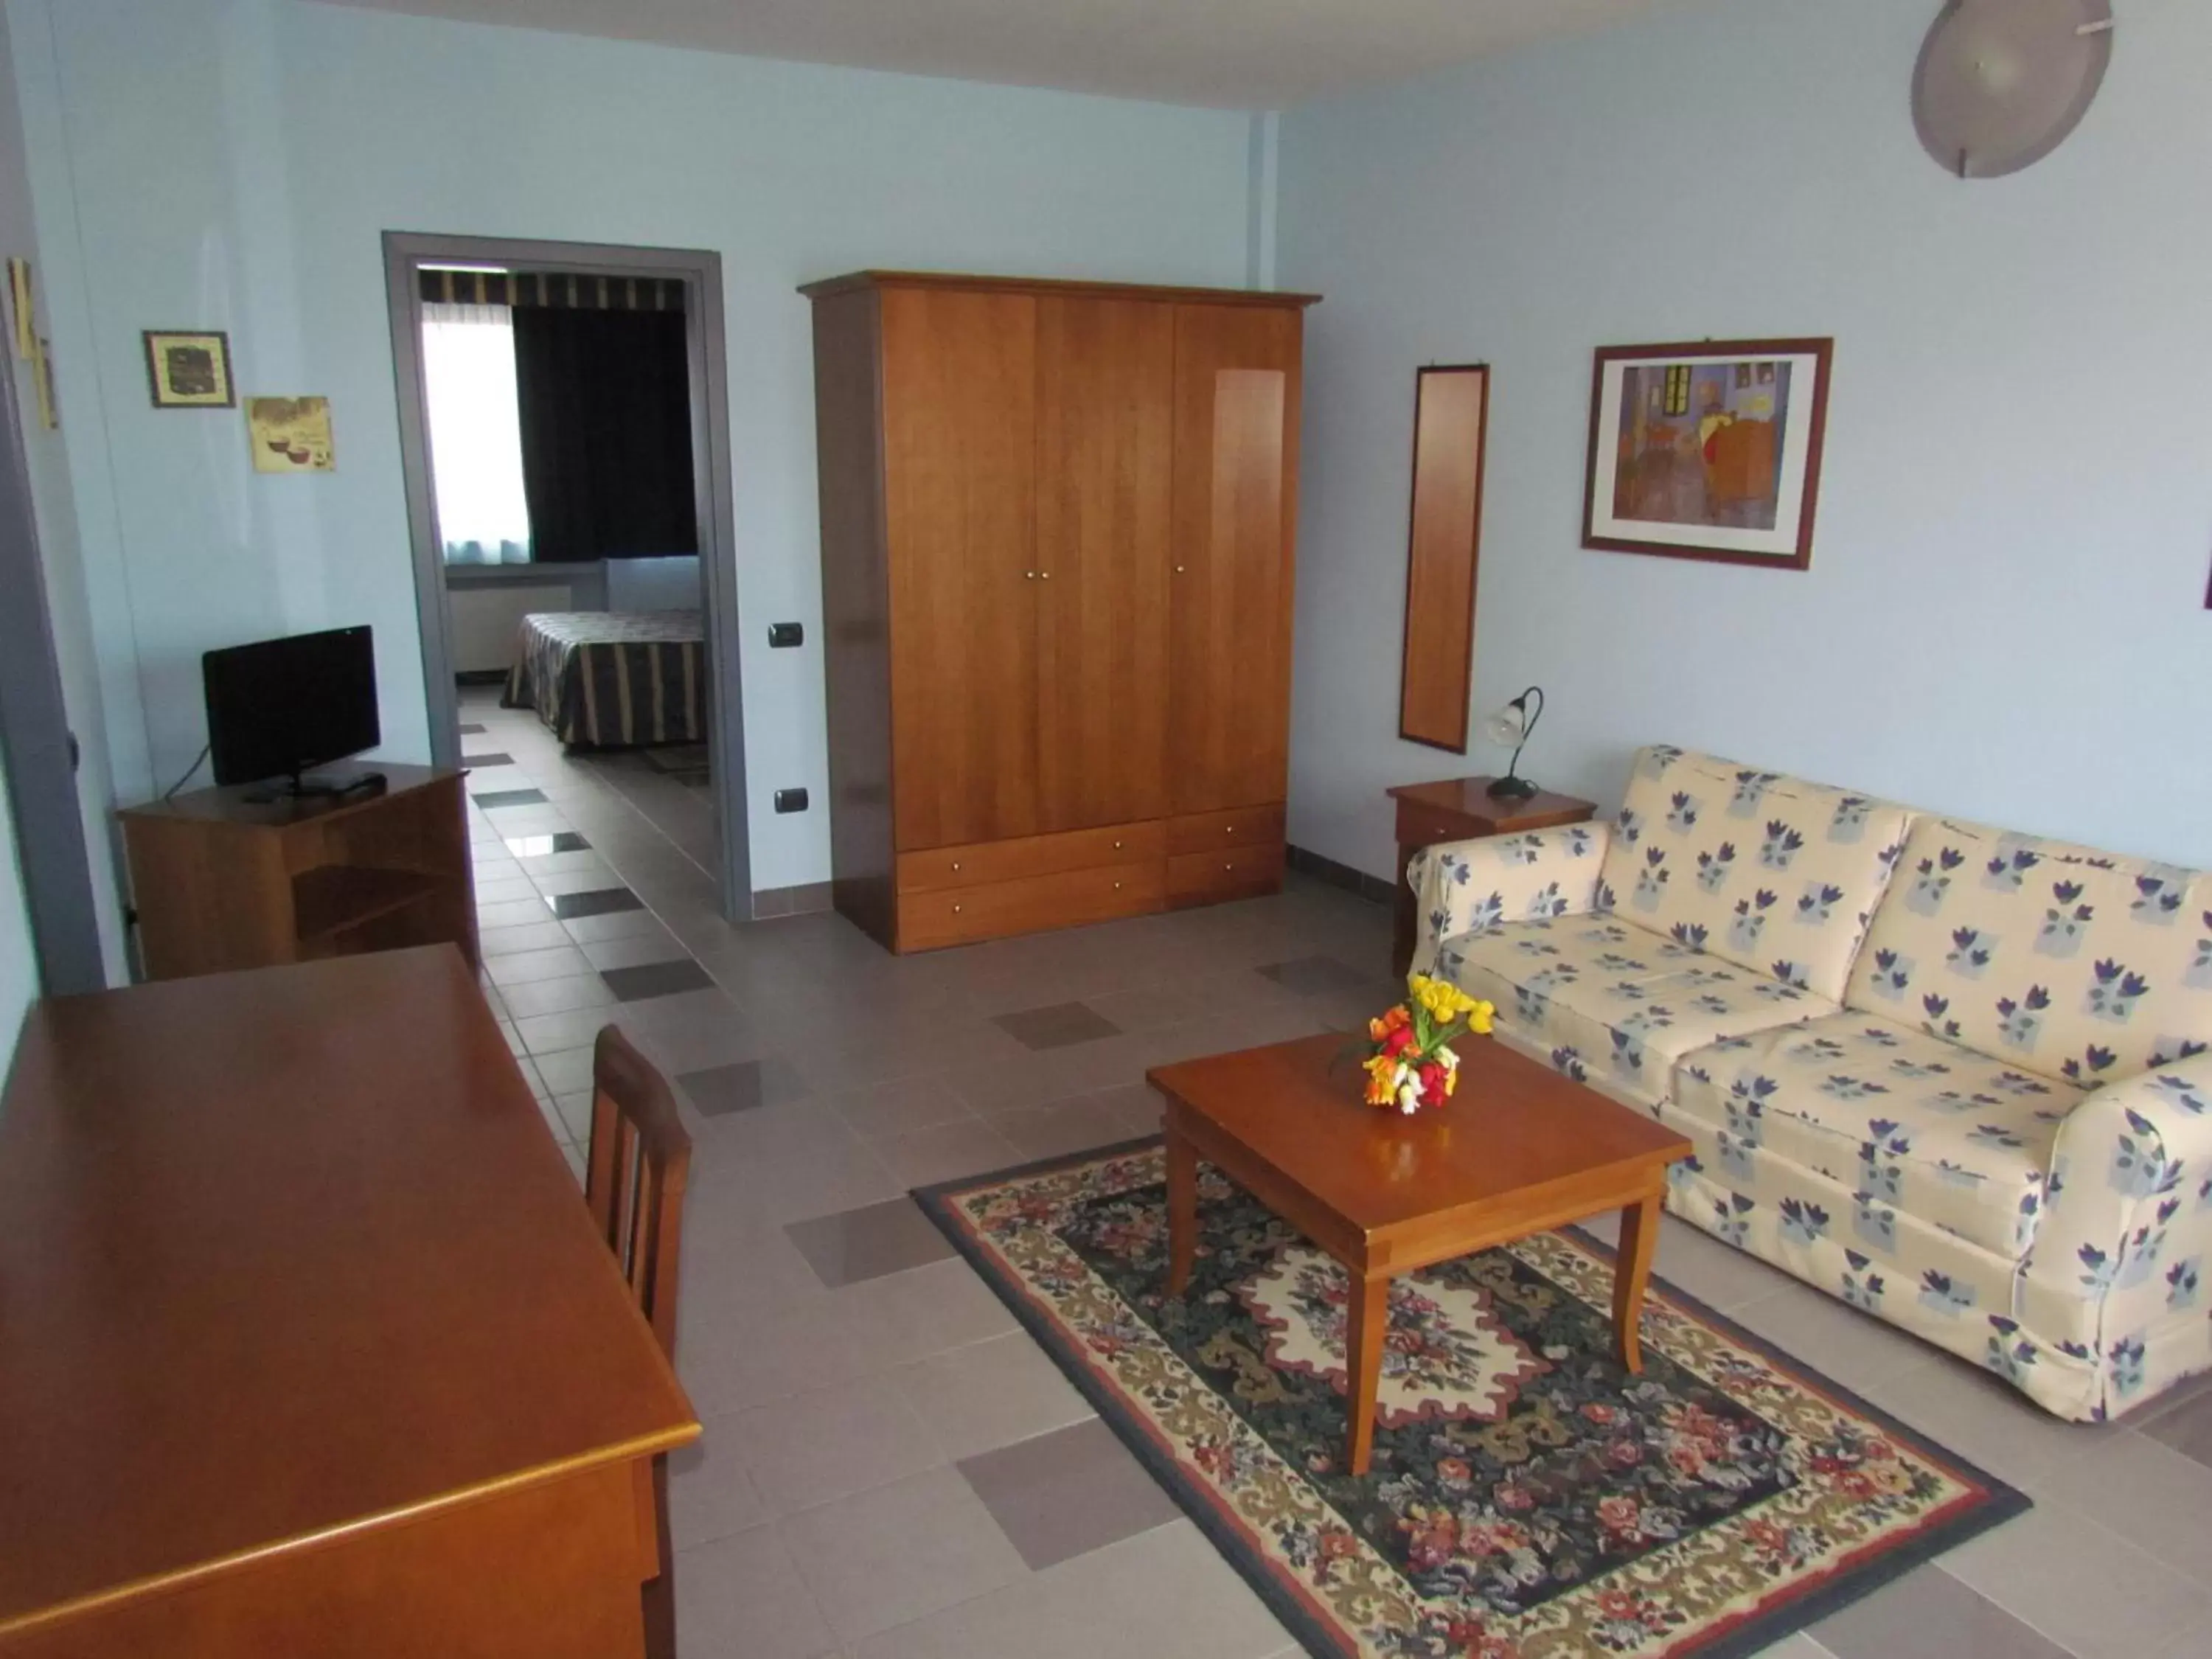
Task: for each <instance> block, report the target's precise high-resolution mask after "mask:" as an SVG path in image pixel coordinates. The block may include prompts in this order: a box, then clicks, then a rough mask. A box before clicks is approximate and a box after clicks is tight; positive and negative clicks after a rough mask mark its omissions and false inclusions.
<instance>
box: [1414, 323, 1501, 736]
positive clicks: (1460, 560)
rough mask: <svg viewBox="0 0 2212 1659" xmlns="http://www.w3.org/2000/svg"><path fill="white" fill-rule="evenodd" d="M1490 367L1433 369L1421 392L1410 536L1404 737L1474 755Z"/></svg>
mask: <svg viewBox="0 0 2212 1659" xmlns="http://www.w3.org/2000/svg"><path fill="white" fill-rule="evenodd" d="M1489 414H1490V367H1489V365H1488V364H1486V363H1469V364H1462V365H1457V366H1454V367H1449V368H1425V369H1423V370H1422V371H1421V372H1420V374H1419V378H1418V380H1417V381H1416V383H1415V388H1414V393H1413V512H1412V515H1411V518H1412V523H1411V527H1410V528H1409V529H1408V531H1407V553H1406V660H1405V669H1404V678H1402V680H1401V682H1400V685H1399V695H1398V735H1399V736H1400V737H1401V738H1406V739H1407V741H1408V742H1412V743H1425V744H1431V745H1432V746H1434V747H1436V748H1438V749H1449V750H1451V751H1452V752H1453V753H1454V754H1459V755H1463V754H1465V753H1466V752H1467V737H1468V700H1469V698H1470V696H1471V694H1472V690H1473V676H1474V576H1475V568H1476V565H1477V564H1478V562H1480V556H1481V551H1482V451H1483V440H1484V435H1485V428H1486V423H1487V422H1488V419H1489Z"/></svg>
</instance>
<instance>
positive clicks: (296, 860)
mask: <svg viewBox="0 0 2212 1659" xmlns="http://www.w3.org/2000/svg"><path fill="white" fill-rule="evenodd" d="M365 770H366V769H365V768H363V767H362V766H359V765H356V764H352V763H348V764H345V765H341V766H336V767H329V768H325V775H327V776H329V777H331V778H332V779H333V780H343V779H345V778H347V777H349V776H358V775H361V774H362V773H363V772H364V771H365ZM377 771H378V772H379V773H380V774H381V775H382V777H383V780H384V781H383V782H382V783H380V784H374V783H372V784H371V785H369V786H368V787H364V788H362V789H359V790H356V792H354V793H349V794H343V795H320V796H313V795H311V796H306V797H300V798H295V797H289V796H274V797H272V796H271V795H270V794H269V793H268V792H267V787H266V786H263V785H248V786H228V787H217V788H213V789H197V790H194V791H193V792H192V793H190V794H185V795H178V796H175V797H173V798H172V799H167V800H157V801H149V802H147V803H146V804H145V805H143V806H132V807H126V808H125V809H124V811H122V812H121V813H120V814H119V816H120V817H121V818H122V821H123V845H124V850H125V854H127V855H128V857H129V860H130V864H131V899H132V903H133V904H134V905H135V907H136V908H137V915H138V938H139V944H140V947H141V949H142V950H143V952H144V954H145V963H146V976H147V977H148V978H149V979H183V978H186V977H188V976H190V975H194V974H220V973H228V972H229V971H231V970H232V969H240V968H269V967H274V966H276V965H278V964H280V963H294V962H313V961H316V960H319V959H320V958H322V957H343V956H357V955H361V954H363V953H365V952H368V951H393V950H401V949H404V948H406V947H408V946H410V945H442V944H449V943H450V944H453V945H459V946H460V947H461V951H462V954H463V955H465V956H466V957H468V959H469V961H470V963H471V964H473V963H475V961H476V959H477V928H476V898H475V887H474V882H473V877H472V873H471V864H470V862H469V826H468V815H467V811H466V810H465V807H464V805H463V803H462V799H461V774H460V773H459V772H453V771H441V770H437V769H434V768H430V767H427V766H402V765H399V764H398V763H395V762H391V761H385V762H380V763H379V764H378V766H377Z"/></svg>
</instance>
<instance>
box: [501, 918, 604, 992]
mask: <svg viewBox="0 0 2212 1659" xmlns="http://www.w3.org/2000/svg"><path fill="white" fill-rule="evenodd" d="M539 908H540V909H541V910H542V909H543V908H544V907H543V906H542V905H541V906H540V907H539ZM591 971H592V964H591V963H588V962H586V961H585V960H584V953H583V952H582V951H579V950H578V949H576V947H575V946H574V945H558V946H556V947H555V948H554V949H552V950H550V951H518V952H517V953H516V954H515V955H513V956H511V957H489V958H488V959H487V960H486V961H485V963H484V972H485V973H487V974H489V975H490V976H491V982H492V983H493V984H495V985H502V986H504V985H526V984H528V983H530V982H531V981H533V980H541V979H573V978H574V977H575V976H576V975H578V974H588V973H590V972H591Z"/></svg>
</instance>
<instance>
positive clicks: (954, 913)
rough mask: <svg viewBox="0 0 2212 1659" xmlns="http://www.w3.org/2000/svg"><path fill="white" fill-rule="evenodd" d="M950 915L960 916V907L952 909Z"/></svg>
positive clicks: (955, 906) (956, 906)
mask: <svg viewBox="0 0 2212 1659" xmlns="http://www.w3.org/2000/svg"><path fill="white" fill-rule="evenodd" d="M952 914H953V915H956V916H957V915H959V914H960V907H959V906H958V905H957V904H956V905H954V906H953V907H952Z"/></svg>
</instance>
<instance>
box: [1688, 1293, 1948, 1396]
mask: <svg viewBox="0 0 2212 1659" xmlns="http://www.w3.org/2000/svg"><path fill="white" fill-rule="evenodd" d="M1692 1294H1693V1295H1694V1294H1695V1292H1694V1291H1692ZM1728 1313H1729V1317H1731V1318H1732V1319H1735V1321H1736V1322H1738V1323H1740V1324H1742V1325H1745V1326H1747V1327H1748V1328H1750V1329H1751V1330H1752V1331H1753V1332H1754V1333H1756V1334H1759V1335H1760V1336H1763V1337H1765V1339H1766V1340H1768V1341H1769V1342H1771V1343H1772V1344H1773V1345H1774V1346H1776V1347H1778V1348H1779V1349H1780V1350H1781V1351H1782V1352H1784V1354H1786V1355H1788V1356H1789V1357H1790V1358H1792V1359H1795V1360H1796V1361H1797V1362H1798V1363H1799V1364H1803V1365H1807V1366H1809V1367H1811V1368H1812V1369H1813V1370H1816V1371H1819V1372H1820V1373H1821V1374H1822V1375H1823V1376H1828V1377H1831V1378H1832V1379H1834V1380H1835V1381H1836V1382H1838V1383H1842V1384H1843V1385H1844V1387H1845V1388H1846V1389H1852V1390H1854V1391H1859V1390H1864V1389H1871V1388H1875V1387H1877V1386H1879V1385H1880V1384H1881V1383H1884V1382H1886V1381H1887V1380H1889V1379H1890V1378H1892V1377H1894V1376H1899V1375H1901V1374H1902V1373H1904V1372H1905V1371H1908V1370H1911V1369H1913V1368H1914V1367H1915V1366H1917V1365H1918V1364H1921V1363H1922V1362H1923V1360H1925V1359H1926V1358H1928V1349H1927V1346H1926V1345H1925V1344H1923V1343H1921V1342H1919V1341H1917V1340H1914V1339H1913V1338H1911V1337H1910V1336H1907V1335H1906V1334H1905V1333H1904V1332H1902V1331H1900V1330H1899V1329H1898V1328H1896V1327H1895V1326H1893V1325H1885V1324H1883V1323H1882V1322H1881V1321H1880V1320H1878V1319H1875V1318H1874V1317H1872V1316H1869V1315H1867V1314H1863V1313H1860V1312H1859V1311H1857V1310H1856V1309H1853V1308H1847V1307H1845V1306H1844V1304H1842V1303H1841V1302H1838V1301H1837V1300H1836V1299H1835V1298H1834V1297H1830V1296H1826V1295H1823V1294H1822V1293H1821V1292H1820V1291H1816V1290H1814V1288H1813V1287H1812V1286H1811V1285H1801V1284H1799V1283H1798V1282H1797V1281H1796V1280H1795V1279H1790V1280H1788V1281H1786V1282H1785V1284H1784V1287H1783V1288H1782V1289H1780V1290H1778V1291H1775V1292H1774V1293H1773V1294H1772V1295H1771V1296H1763V1297H1759V1299H1758V1300H1757V1301H1754V1302H1748V1303H1746V1304H1743V1305H1741V1306H1740V1307H1734V1308H1730V1309H1729V1310H1728Z"/></svg>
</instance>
